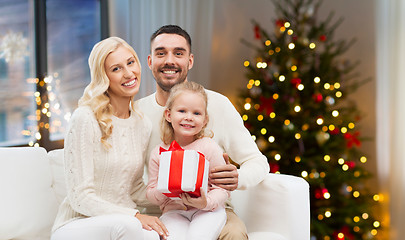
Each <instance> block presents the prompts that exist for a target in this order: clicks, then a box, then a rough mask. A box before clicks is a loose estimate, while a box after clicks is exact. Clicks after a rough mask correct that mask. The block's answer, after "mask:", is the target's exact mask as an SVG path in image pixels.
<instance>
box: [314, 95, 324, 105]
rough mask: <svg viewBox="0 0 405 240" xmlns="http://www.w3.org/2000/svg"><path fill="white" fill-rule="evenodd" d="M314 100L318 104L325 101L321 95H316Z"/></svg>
mask: <svg viewBox="0 0 405 240" xmlns="http://www.w3.org/2000/svg"><path fill="white" fill-rule="evenodd" d="M312 98H313V99H314V101H315V102H316V103H320V102H322V100H323V96H322V94H320V93H315V94H314V95H312Z"/></svg>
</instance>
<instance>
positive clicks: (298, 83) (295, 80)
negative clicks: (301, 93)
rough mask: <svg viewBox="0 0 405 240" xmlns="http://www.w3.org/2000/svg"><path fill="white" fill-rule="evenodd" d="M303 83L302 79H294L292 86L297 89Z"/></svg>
mask: <svg viewBox="0 0 405 240" xmlns="http://www.w3.org/2000/svg"><path fill="white" fill-rule="evenodd" d="M301 82H302V80H301V78H293V79H291V84H292V85H293V86H295V87H298V85H300V84H301Z"/></svg>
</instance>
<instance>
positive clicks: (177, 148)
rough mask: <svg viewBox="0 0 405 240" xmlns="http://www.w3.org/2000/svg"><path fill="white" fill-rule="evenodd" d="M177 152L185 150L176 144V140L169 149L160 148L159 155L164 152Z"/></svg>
mask: <svg viewBox="0 0 405 240" xmlns="http://www.w3.org/2000/svg"><path fill="white" fill-rule="evenodd" d="M176 150H184V149H183V148H181V146H180V145H179V144H178V143H177V142H176V140H174V141H173V142H172V143H171V144H170V147H169V149H167V150H166V149H164V148H162V147H160V148H159V154H161V153H162V152H168V151H176Z"/></svg>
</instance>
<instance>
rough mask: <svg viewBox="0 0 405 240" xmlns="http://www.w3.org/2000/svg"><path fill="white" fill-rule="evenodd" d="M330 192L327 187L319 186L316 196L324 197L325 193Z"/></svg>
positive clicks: (317, 197) (318, 197)
mask: <svg viewBox="0 0 405 240" xmlns="http://www.w3.org/2000/svg"><path fill="white" fill-rule="evenodd" d="M327 192H329V191H328V189H326V188H317V189H315V198H316V199H324V194H325V193H327Z"/></svg>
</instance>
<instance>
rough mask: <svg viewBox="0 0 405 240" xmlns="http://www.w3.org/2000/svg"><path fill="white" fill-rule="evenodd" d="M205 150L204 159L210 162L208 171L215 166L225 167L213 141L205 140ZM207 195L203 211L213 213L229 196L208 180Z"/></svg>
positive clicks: (220, 152)
mask: <svg viewBox="0 0 405 240" xmlns="http://www.w3.org/2000/svg"><path fill="white" fill-rule="evenodd" d="M205 143H206V147H204V148H205V149H206V150H205V151H204V155H205V157H206V158H207V159H208V161H209V162H210V171H211V169H212V168H214V167H215V166H219V165H225V164H226V163H225V160H224V157H223V152H222V149H221V148H220V147H219V146H218V144H217V143H216V142H214V140H212V139H211V138H207V141H206V142H204V144H205ZM208 185H209V186H208V189H209V190H208V195H207V206H206V207H205V208H204V209H203V210H206V211H213V210H215V209H216V208H218V207H224V206H225V201H226V200H227V199H228V198H229V196H230V194H229V192H228V191H227V190H225V189H223V188H220V187H218V186H215V185H212V184H211V183H210V180H209V179H208Z"/></svg>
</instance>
